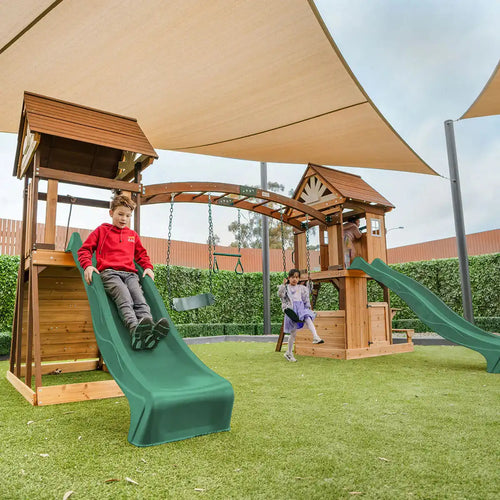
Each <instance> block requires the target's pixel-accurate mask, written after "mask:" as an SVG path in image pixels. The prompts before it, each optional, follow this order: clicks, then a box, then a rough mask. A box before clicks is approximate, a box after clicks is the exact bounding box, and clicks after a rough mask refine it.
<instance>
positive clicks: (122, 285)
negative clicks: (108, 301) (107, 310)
mask: <svg viewBox="0 0 500 500" xmlns="http://www.w3.org/2000/svg"><path fill="white" fill-rule="evenodd" d="M101 280H102V284H103V285H104V289H105V290H106V293H107V294H108V295H109V296H110V297H111V298H112V299H113V300H114V302H115V304H116V306H117V308H118V313H119V315H120V317H121V319H122V321H123V323H124V324H125V326H126V327H127V328H129V329H132V328H134V327H135V326H136V325H137V323H138V322H139V320H140V319H142V318H151V319H152V317H151V309H150V308H149V306H148V304H147V302H146V299H145V298H144V293H143V292H142V287H141V284H140V282H139V276H138V275H137V273H129V272H128V271H115V270H114V269H104V271H101Z"/></svg>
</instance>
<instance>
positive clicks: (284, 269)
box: [280, 207, 287, 278]
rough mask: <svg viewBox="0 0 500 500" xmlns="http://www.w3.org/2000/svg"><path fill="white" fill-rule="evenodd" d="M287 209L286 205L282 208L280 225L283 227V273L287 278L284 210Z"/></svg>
mask: <svg viewBox="0 0 500 500" xmlns="http://www.w3.org/2000/svg"><path fill="white" fill-rule="evenodd" d="M284 211H285V207H283V208H282V209H281V210H280V227H281V254H282V257H283V274H284V275H285V278H286V277H287V272H286V254H285V228H284V224H283V212H284Z"/></svg>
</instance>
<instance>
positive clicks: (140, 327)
mask: <svg viewBox="0 0 500 500" xmlns="http://www.w3.org/2000/svg"><path fill="white" fill-rule="evenodd" d="M152 330H153V320H152V319H151V318H141V319H140V320H139V323H137V325H135V326H134V327H133V328H132V330H130V335H131V345H132V349H133V350H134V351H140V350H141V349H145V347H146V344H147V343H148V342H149V340H150V339H149V337H150V336H151V332H152Z"/></svg>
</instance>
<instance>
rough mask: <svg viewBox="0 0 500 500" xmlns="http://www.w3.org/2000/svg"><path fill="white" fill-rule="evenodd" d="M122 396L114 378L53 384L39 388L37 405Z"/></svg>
mask: <svg viewBox="0 0 500 500" xmlns="http://www.w3.org/2000/svg"><path fill="white" fill-rule="evenodd" d="M120 396H123V392H122V390H121V389H120V388H119V387H118V384H117V383H116V382H115V381H114V380H101V381H98V382H87V383H80V384H66V385H53V386H50V387H40V388H39V389H38V390H37V405H38V406H46V405H53V404H59V403H72V402H76V401H88V400H90V399H105V398H116V397H120Z"/></svg>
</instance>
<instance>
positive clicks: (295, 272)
mask: <svg viewBox="0 0 500 500" xmlns="http://www.w3.org/2000/svg"><path fill="white" fill-rule="evenodd" d="M294 274H298V275H299V278H300V271H299V270H298V269H290V271H288V277H289V278H291V277H292V276H293V275H294Z"/></svg>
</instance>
